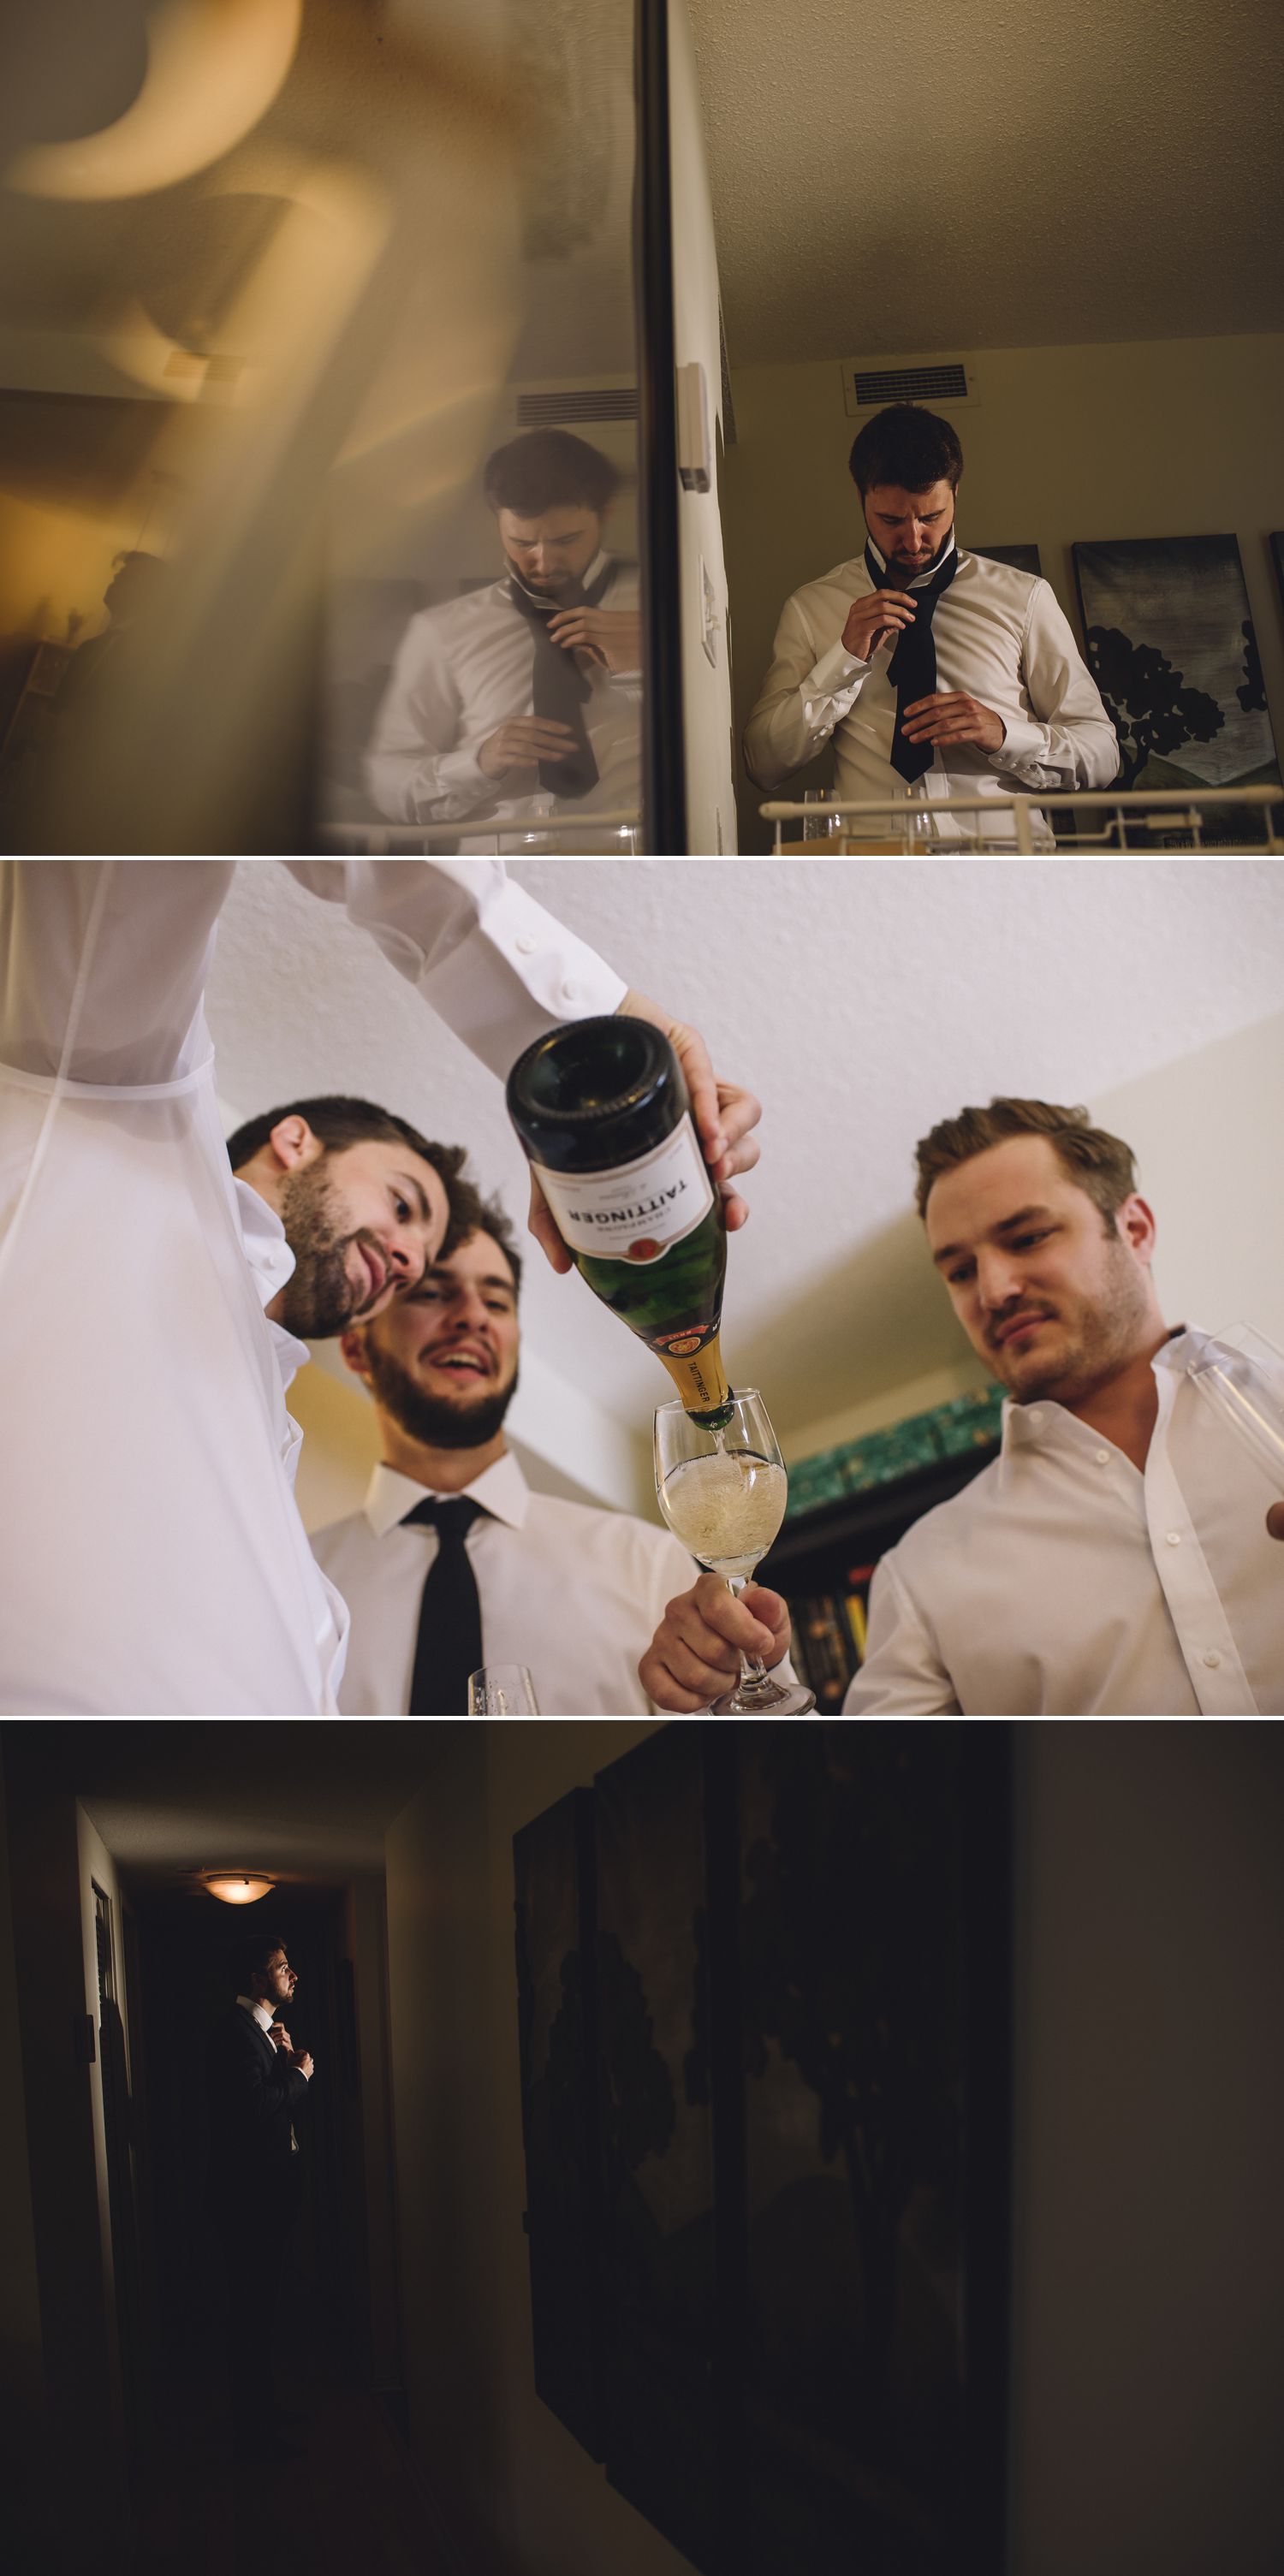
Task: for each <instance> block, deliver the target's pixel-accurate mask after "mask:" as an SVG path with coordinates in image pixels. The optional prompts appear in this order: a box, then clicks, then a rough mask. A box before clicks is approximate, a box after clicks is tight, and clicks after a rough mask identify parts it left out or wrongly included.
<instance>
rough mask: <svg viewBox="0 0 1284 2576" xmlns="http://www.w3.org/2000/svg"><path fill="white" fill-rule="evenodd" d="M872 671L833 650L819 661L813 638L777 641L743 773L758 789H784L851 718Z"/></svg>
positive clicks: (750, 727) (748, 735) (750, 728)
mask: <svg viewBox="0 0 1284 2576" xmlns="http://www.w3.org/2000/svg"><path fill="white" fill-rule="evenodd" d="M870 668H871V665H870V664H869V663H868V662H860V661H857V660H856V659H855V657H854V656H853V655H852V654H850V653H847V652H845V651H844V649H843V646H842V644H841V643H838V644H833V645H831V646H829V647H828V649H827V650H826V651H825V652H823V653H821V654H820V655H819V656H817V655H816V654H815V652H814V650H813V647H812V644H811V641H810V639H809V638H807V637H804V636H802V635H793V634H790V635H788V636H785V637H783V639H782V638H781V637H778V638H777V646H776V655H775V659H774V661H773V663H772V666H771V669H770V671H769V672H768V674H767V677H766V680H765V681H764V683H763V686H762V689H761V691H760V693H759V697H758V703H757V705H756V706H755V708H754V711H753V713H752V715H751V716H750V718H749V721H748V724H747V725H746V726H745V735H744V755H745V767H746V768H747V770H748V772H749V775H750V777H751V778H752V779H753V780H754V782H755V784H756V785H757V786H759V787H763V788H766V789H768V790H770V789H771V788H774V787H778V786H780V785H781V784H782V783H783V781H784V780H785V779H786V778H791V777H792V776H793V774H794V771H795V770H797V769H802V768H804V767H805V765H806V763H807V762H808V761H809V760H814V759H815V757H816V754H817V752H819V751H823V749H824V747H825V744H826V743H827V742H828V740H829V737H830V735H831V734H832V732H833V730H834V727H835V725H838V724H841V722H842V719H843V717H844V716H846V715H849V714H850V713H851V710H852V708H853V707H854V706H855V704H856V701H857V699H858V697H859V696H860V693H861V690H862V688H863V687H864V684H865V682H866V680H867V679H868V677H869V673H870Z"/></svg>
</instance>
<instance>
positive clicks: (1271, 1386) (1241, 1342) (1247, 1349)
mask: <svg viewBox="0 0 1284 2576" xmlns="http://www.w3.org/2000/svg"><path fill="white" fill-rule="evenodd" d="M1186 1374H1187V1376H1188V1378H1189V1379H1190V1382H1191V1385H1192V1386H1193V1387H1195V1388H1196V1389H1197V1390H1198V1392H1199V1394H1200V1395H1202V1397H1203V1398H1204V1401H1205V1403H1206V1404H1209V1405H1211V1406H1212V1409H1213V1411H1214V1412H1215V1413H1216V1414H1217V1415H1218V1417H1219V1419H1220V1420H1221V1421H1223V1422H1224V1423H1225V1424H1226V1425H1227V1427H1228V1429H1230V1430H1231V1431H1233V1432H1235V1434H1236V1435H1237V1437H1238V1439H1239V1440H1240V1441H1241V1442H1242V1444H1243V1446H1244V1448H1246V1449H1247V1451H1248V1453H1249V1456H1250V1457H1252V1458H1255V1459H1256V1460H1257V1464H1258V1466H1259V1467H1260V1468H1261V1470H1262V1474H1263V1475H1264V1476H1265V1477H1267V1478H1268V1479H1269V1481H1270V1483H1271V1485H1272V1487H1273V1488H1274V1493H1275V1499H1276V1501H1277V1502H1280V1501H1284V1352H1282V1351H1278V1350H1277V1349H1276V1347H1275V1344H1274V1343H1273V1342H1270V1341H1268V1340H1267V1338H1266V1335H1265V1333H1258V1332H1255V1331H1254V1330H1253V1327H1252V1325H1251V1324H1230V1325H1228V1327H1227V1329H1226V1331H1225V1332H1224V1333H1214V1334H1213V1336H1212V1338H1211V1341H1210V1342H1209V1343H1208V1344H1206V1346H1205V1348H1204V1349H1203V1350H1202V1351H1201V1352H1200V1354H1199V1357H1198V1358H1197V1359H1193V1360H1191V1362H1190V1363H1189V1366H1188V1368H1187V1371H1186Z"/></svg>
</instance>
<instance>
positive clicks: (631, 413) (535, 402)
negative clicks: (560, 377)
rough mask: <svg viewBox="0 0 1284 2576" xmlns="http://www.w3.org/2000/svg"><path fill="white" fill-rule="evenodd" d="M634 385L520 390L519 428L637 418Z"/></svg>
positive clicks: (563, 426) (557, 426) (559, 426)
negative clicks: (549, 391)
mask: <svg viewBox="0 0 1284 2576" xmlns="http://www.w3.org/2000/svg"><path fill="white" fill-rule="evenodd" d="M637 416H638V395H637V387H636V385H597V386H591V387H590V388H589V389H588V391H587V392H585V391H584V390H582V389H576V390H575V391H574V392H565V393H552V394H519V395H518V397H517V426H518V428H519V429H561V428H565V427H566V426H567V425H568V424H569V423H570V422H572V421H577V420H636V419H637Z"/></svg>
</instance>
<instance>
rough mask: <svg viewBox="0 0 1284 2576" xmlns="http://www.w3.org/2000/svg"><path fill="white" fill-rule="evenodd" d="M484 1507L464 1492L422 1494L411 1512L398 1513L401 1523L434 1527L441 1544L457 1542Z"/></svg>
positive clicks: (466, 1533)
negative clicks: (421, 1499)
mask: <svg viewBox="0 0 1284 2576" xmlns="http://www.w3.org/2000/svg"><path fill="white" fill-rule="evenodd" d="M485 1509H486V1506H485V1504H484V1503H475V1502H473V1501H472V1500H471V1498H470V1496H469V1495H467V1494H426V1495H425V1497H424V1500H423V1501H422V1503H416V1504H415V1507H414V1509H413V1511H409V1512H404V1513H403V1514H402V1521H401V1526H402V1528H403V1529H413V1528H420V1529H435V1530H436V1532H437V1535H438V1537H439V1538H440V1540H441V1543H442V1546H443V1547H446V1546H449V1545H450V1544H452V1543H454V1544H455V1545H460V1544H462V1542H463V1540H464V1539H465V1538H466V1537H467V1536H468V1532H469V1530H470V1529H471V1528H472V1525H473V1522H474V1521H476V1520H480V1519H481V1517H482V1514H483V1513H484V1511H485Z"/></svg>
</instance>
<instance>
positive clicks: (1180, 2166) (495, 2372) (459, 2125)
mask: <svg viewBox="0 0 1284 2576" xmlns="http://www.w3.org/2000/svg"><path fill="white" fill-rule="evenodd" d="M649 1731H650V1730H649V1729H648V1727H647V1726H646V1725H645V1723H642V1722H618V1723H611V1722H608V1721H594V1722H591V1723H586V1724H583V1725H578V1726H576V1725H570V1724H566V1725H558V1724H555V1723H549V1724H541V1725H539V1726H530V1725H526V1726H523V1725H521V1724H513V1725H510V1726H503V1725H492V1726H488V1727H483V1726H480V1725H479V1726H475V1727H473V1728H469V1727H467V1726H464V1725H458V1726H449V1725H445V1724H443V1725H440V1726H438V1727H437V1728H436V1729H435V1730H434V1732H433V1741H432V1747H431V1759H432V1774H431V1777H430V1779H429V1780H428V1782H427V1784H426V1786H425V1788H424V1790H423V1791H422V1793H421V1794H420V1795H419V1797H417V1798H416V1800H415V1801H414V1802H413V1804H412V1805H410V1806H408V1807H407V1808H406V1809H405V1810H404V1811H403V1813H402V1814H401V1815H400V1816H399V1817H398V1818H397V1820H396V1823H395V1825H394V1826H393V1828H392V1829H391V1831H390V1833H389V1836H388V1843H387V1859H388V1892H389V1966H390V1979H391V2024H392V2061H393V2081H394V2101H395V2125H396V2140H397V2170H398V2188H399V2202H400V2228H401V2247H402V2285H403V2297H404V2308H405V2320H406V2342H407V2357H408V2364H409V2385H410V2411H411V2427H412V2439H413V2446H414V2455H415V2459H416V2463H417V2466H418V2469H419V2472H420V2474H421V2477H422V2479H423V2481H424V2483H425V2485H426V2486H427V2487H428V2488H429V2489H430V2491H431V2492H432V2494H433V2495H434V2496H435V2498H436V2499H437V2502H438V2504H439V2507H440V2510H441V2512H442V2514H443V2516H444V2518H445V2520H446V2522H447V2524H448V2526H449V2527H450V2528H451V2530H452V2531H453V2532H454V2533H456V2534H457V2535H458V2537H459V2540H460V2542H461V2544H462V2547H463V2551H464V2553H465V2563H467V2565H468V2566H469V2570H470V2576H472V2570H473V2569H474V2567H475V2568H476V2570H477V2576H602V2571H603V2570H604V2569H608V2568H609V2569H610V2570H611V2576H682V2570H683V2569H684V2567H685V2561H683V2560H682V2559H680V2558H679V2557H678V2556H677V2554H676V2552H675V2551H674V2550H672V2549H671V2548H670V2547H669V2546H668V2544H667V2543H666V2542H664V2541H662V2540H661V2539H660V2538H659V2537H658V2536H657V2535H656V2534H655V2533H654V2532H653V2531H651V2530H650V2529H649V2528H648V2526H647V2525H646V2524H645V2523H644V2522H642V2520H641V2518H640V2517H639V2516H638V2515H637V2514H636V2513H635V2512H634V2511H633V2509H632V2508H631V2507H630V2506H629V2505H627V2504H626V2503H624V2501H623V2500H622V2498H621V2497H619V2496H618V2495H616V2494H614V2493H613V2492H612V2491H611V2490H610V2489H609V2488H608V2487H607V2485H606V2483H605V2479H604V2477H603V2474H602V2472H601V2471H600V2470H599V2469H597V2468H595V2467H594V2466H593V2464H592V2463H591V2462H590V2461H589V2459H588V2458H587V2457H586V2455H585V2454H584V2453H583V2452H582V2451H581V2450H580V2449H579V2448H578V2447H577V2445H576V2444H575V2443H574V2442H573V2441H572V2440H571V2438H570V2436H569V2435H568V2434H566V2433H565V2432H564V2431H563V2429H562V2427H561V2426H560V2425H559V2424H558V2423H557V2421H556V2420H555V2418H554V2417H553V2416H552V2415H550V2414H549V2413H548V2412H547V2410H546V2409H545V2408H544V2407H543V2406H541V2405H540V2403H539V2402H538V2400H537V2399H536V2397H535V2395H534V2390H533V2385H532V2378H531V2355H530V2307H529V2295H528V2288H527V2268H526V2242H525V2238H524V2236H523V2234H522V2225H521V2217H522V2210H523V2208H524V2206H525V2189H524V2173H523V2161H522V2146H521V2111H520V2100H519V2093H518V2071H517V2070H518V2057H517V2016H516V1981H515V1972H514V1964H513V1888H512V1849H511V1843H512V1835H513V1833H514V1831H515V1830H516V1829H517V1828H518V1827H519V1826H520V1825H522V1824H525V1823H526V1822H528V1821H529V1819H530V1818H531V1817H533V1816H534V1815H536V1814H538V1813H539V1812H540V1811H541V1809H543V1808H544V1807H546V1806H548V1805H550V1804H551V1803H552V1801H553V1800H554V1799H556V1798H558V1797H560V1796H561V1795H562V1794H563V1793H564V1792H565V1791H566V1790H567V1789H568V1788H571V1787H572V1786H574V1785H576V1784H577V1783H588V1782H589V1781H590V1780H591V1779H592V1776H593V1773H594V1771H595V1770H596V1769H600V1768H601V1767H602V1765H603V1764H604V1763H606V1762H607V1761H610V1760H612V1759H614V1758H615V1757H616V1756H618V1755H619V1754H621V1753H623V1752H625V1751H627V1750H628V1748H629V1746H630V1745H632V1744H634V1743H636V1742H637V1741H638V1740H639V1739H640V1738H641V1737H642V1736H643V1735H645V1734H646V1733H648V1732H649ZM1282 1773H1284V1753H1282V1749H1281V1738H1280V1734H1279V1730H1278V1729H1276V1728H1269V1727H1261V1728H1254V1727H1252V1726H1249V1725H1243V1726H1241V1725H1239V1724H1237V1723H1234V1722H1223V1723H1221V1724H1219V1725H1214V1724H1211V1723H1200V1724H1194V1725H1189V1726H1177V1725H1171V1726H1170V1725H1167V1724H1160V1725H1140V1724H1129V1723H1123V1722H1116V1723H1115V1724H1113V1725H1109V1726H1092V1725H1079V1724H1069V1725H1060V1726H1042V1727H1036V1726H1029V1727H1024V1728H1022V1729H1021V1730H1020V1731H1019V1744H1018V1798H1017V1817H1018V1871H1017V1921H1016V1961H1017V1990H1016V2050H1017V2056H1016V2064H1017V2098H1016V2128H1017V2138H1016V2147H1017V2158H1016V2205H1015V2218H1014V2227H1015V2251H1016V2296H1015V2322H1014V2331H1015V2346H1014V2355H1013V2385H1014V2423H1013V2442H1014V2450H1013V2514H1014V2521H1013V2538H1012V2546H1011V2550H1010V2555H1009V2567H1010V2570H1011V2576H1083V2570H1084V2569H1085V2568H1086V2567H1089V2566H1090V2567H1091V2568H1092V2570H1093V2576H1137V2571H1138V2569H1139V2568H1140V2567H1142V2566H1145V2567H1147V2568H1149V2567H1152V2566H1154V2567H1162V2568H1163V2569H1164V2571H1165V2576H1208V2570H1209V2568H1210V2567H1215V2566H1225V2567H1228V2568H1229V2567H1233V2568H1234V2569H1235V2576H1273V2571H1274V2570H1275V2569H1276V2568H1278V2566H1279V2565H1280V2564H1281V2563H1284V2499H1281V2496H1280V2493H1279V2487H1278V2480H1277V2478H1276V2475H1275V2468H1274V2447H1275V2445H1274V2424H1273V2419H1272V2416H1271V2411H1270V2409H1269V2407H1268V2405H1267V2404H1266V2403H1265V2402H1264V2400H1263V2396H1262V2392H1263V2391H1264V2390H1265V2388H1266V2387H1267V2385H1268V2383H1269V2378H1270V2370H1271V2349H1272V2343H1273V2339H1274V2336H1275V2332H1276V2327H1275V2319H1276V2318H1277V2316H1278V2313H1279V2310H1280V2306H1281V2304H1282V2303H1284V2244H1282V2243H1281V2235H1280V2230H1279V2227H1278V2222H1277V2220H1276V2218H1275V2216H1274V2214H1273V2213H1274V2209H1275V2202H1276V2198H1277V2194H1276V2189H1275V2179H1274V2154H1275V2147H1274V2141H1275V2139H1276V2138H1277V2137H1278V2135H1279V2132H1280V2128H1281V2125H1282V2124H1284V2070H1281V2068H1280V2065H1279V2061H1278V2052H1277V2051H1272V2050H1271V2049H1270V2048H1269V2045H1268V2042H1267V2040H1266V2037H1265V2034H1267V2033H1268V2032H1269V2031H1270V2030H1271V2029H1272V2028H1273V2027H1274V2021H1275V2018H1276V2014H1277V1999H1278V1993H1279V1988H1280V1983H1281V1978H1282V1977H1284V1924H1282V1923H1281V1909H1280V1906H1279V1904H1278V1900H1277V1896H1276V1894H1275V1889H1276V1886H1277V1880H1278V1862H1277V1854H1278V1847H1279V1840H1280V1831H1281V1824H1282V1823H1284V1812H1282V1810H1284V1777H1282ZM1085 2462H1090V2463H1091V2475H1090V2476H1085V2475H1084V2464H1085Z"/></svg>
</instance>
